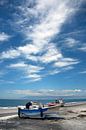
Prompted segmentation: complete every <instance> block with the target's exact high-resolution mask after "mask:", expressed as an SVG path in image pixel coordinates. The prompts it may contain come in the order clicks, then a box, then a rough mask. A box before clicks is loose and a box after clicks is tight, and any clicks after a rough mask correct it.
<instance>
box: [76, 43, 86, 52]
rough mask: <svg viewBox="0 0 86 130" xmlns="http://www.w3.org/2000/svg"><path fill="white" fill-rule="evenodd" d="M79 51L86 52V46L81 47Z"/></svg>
mask: <svg viewBox="0 0 86 130" xmlns="http://www.w3.org/2000/svg"><path fill="white" fill-rule="evenodd" d="M78 50H80V51H83V52H86V44H84V45H83V46H81V47H80V48H78Z"/></svg>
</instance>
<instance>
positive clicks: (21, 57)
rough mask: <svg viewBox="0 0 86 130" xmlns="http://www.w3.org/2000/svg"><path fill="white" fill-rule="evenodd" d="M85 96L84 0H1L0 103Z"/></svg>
mask: <svg viewBox="0 0 86 130" xmlns="http://www.w3.org/2000/svg"><path fill="white" fill-rule="evenodd" d="M85 95H86V0H71V1H70V0H49V1H47V0H0V98H23V97H27V96H85Z"/></svg>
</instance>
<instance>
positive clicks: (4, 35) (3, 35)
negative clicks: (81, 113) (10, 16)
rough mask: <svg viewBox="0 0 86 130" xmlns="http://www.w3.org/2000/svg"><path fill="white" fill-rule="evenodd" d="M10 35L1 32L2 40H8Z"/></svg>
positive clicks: (0, 38)
mask: <svg viewBox="0 0 86 130" xmlns="http://www.w3.org/2000/svg"><path fill="white" fill-rule="evenodd" d="M9 38H10V36H9V35H8V34H6V33H4V32H2V33H0V42H4V41H8V39H9Z"/></svg>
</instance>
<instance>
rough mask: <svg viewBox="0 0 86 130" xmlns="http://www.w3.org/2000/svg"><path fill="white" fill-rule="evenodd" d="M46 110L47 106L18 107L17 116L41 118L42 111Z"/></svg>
mask: <svg viewBox="0 0 86 130" xmlns="http://www.w3.org/2000/svg"><path fill="white" fill-rule="evenodd" d="M47 110H48V107H44V108H37V109H36V108H35V109H30V110H29V109H26V108H25V109H21V108H18V116H19V118H21V117H28V118H36V117H41V118H43V116H44V113H45V112H46V111H47Z"/></svg>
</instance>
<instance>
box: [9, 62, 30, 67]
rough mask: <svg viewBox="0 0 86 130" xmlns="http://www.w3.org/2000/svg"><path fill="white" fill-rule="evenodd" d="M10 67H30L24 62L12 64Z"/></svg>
mask: <svg viewBox="0 0 86 130" xmlns="http://www.w3.org/2000/svg"><path fill="white" fill-rule="evenodd" d="M8 67H9V68H25V67H28V65H27V64H25V63H24V62H19V63H16V64H10V65H9V66H8Z"/></svg>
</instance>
